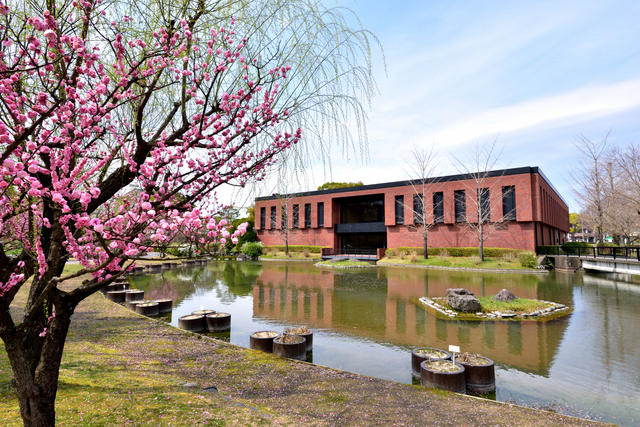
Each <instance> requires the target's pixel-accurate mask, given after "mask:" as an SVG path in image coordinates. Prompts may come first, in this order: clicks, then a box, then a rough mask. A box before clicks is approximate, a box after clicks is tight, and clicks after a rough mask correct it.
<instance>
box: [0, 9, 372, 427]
mask: <svg viewBox="0 0 640 427" xmlns="http://www.w3.org/2000/svg"><path fill="white" fill-rule="evenodd" d="M276 3H278V4H281V2H276ZM293 3H296V4H298V3H301V2H288V3H287V4H289V7H290V8H293V7H294V6H293ZM256 4H258V3H257V2H206V1H203V0H198V1H184V2H179V3H175V2H146V3H145V4H144V5H142V4H138V3H131V4H129V5H126V4H124V3H111V4H110V5H109V6H107V7H106V8H101V7H97V4H96V3H95V2H93V1H91V0H83V1H80V2H77V1H60V2H55V1H54V0H46V1H44V2H38V1H34V2H15V3H11V4H10V5H8V6H6V5H4V4H0V36H1V37H0V40H2V41H1V44H0V92H1V93H2V98H1V99H2V102H0V109H1V110H2V114H0V150H1V154H0V157H1V158H0V164H1V165H2V166H1V167H2V174H1V175H0V240H1V243H2V244H1V245H0V337H1V338H2V340H3V342H4V345H5V349H6V351H7V354H8V356H9V360H10V363H11V366H12V370H13V375H14V388H15V391H16V394H17V396H18V401H19V406H20V412H21V415H22V419H23V422H24V424H25V425H38V426H40V425H54V423H55V410H54V402H55V395H56V391H57V379H58V372H59V367H60V360H61V357H62V352H63V348H64V342H65V339H66V336H67V332H68V328H69V324H70V319H71V315H72V314H73V311H74V309H75V307H76V306H77V304H78V303H80V302H81V301H82V300H83V299H85V298H87V297H88V296H89V295H91V294H93V293H94V292H96V291H97V290H98V289H99V288H101V287H102V286H104V285H106V284H108V283H110V282H112V281H113V280H114V279H115V278H117V277H119V276H121V275H122V274H123V273H124V272H125V271H126V270H127V268H129V267H130V265H131V264H130V260H134V259H136V258H137V257H138V256H140V255H141V254H143V253H144V252H147V251H150V250H153V249H154V248H157V247H159V246H161V245H162V242H165V241H166V240H167V239H169V238H170V237H169V236H170V234H171V232H174V231H175V230H177V229H180V230H181V232H183V233H184V230H191V231H192V232H193V236H196V235H197V239H198V243H199V244H203V245H204V244H206V243H207V242H218V243H220V244H222V245H224V244H225V243H226V241H227V240H228V239H231V240H236V239H237V237H238V236H239V235H240V234H242V233H243V232H244V231H245V226H239V227H238V230H237V231H236V232H235V233H234V234H233V235H232V234H231V233H230V232H229V231H228V230H227V224H226V223H225V221H216V220H215V218H214V217H213V216H212V214H210V213H209V212H215V210H216V203H215V198H214V190H215V189H216V188H217V187H219V186H221V185H223V184H230V185H237V186H245V185H247V183H248V182H249V181H250V180H252V179H261V178H264V177H265V175H266V174H267V171H268V169H269V167H270V166H271V165H272V164H273V163H274V162H275V161H276V158H277V157H278V156H279V155H280V154H281V153H282V152H283V151H285V150H288V149H290V148H291V147H293V146H294V145H295V144H296V143H297V142H298V141H299V140H300V138H301V135H302V133H301V130H300V129H299V128H297V127H296V123H305V122H307V121H310V120H311V119H312V118H314V117H316V115H321V116H323V117H324V119H325V122H326V121H327V120H328V121H331V120H333V119H336V118H340V119H342V118H344V116H343V115H341V114H342V113H344V114H347V115H349V114H353V115H355V116H356V117H359V118H363V117H364V116H363V111H364V110H363V109H362V105H361V104H360V101H359V99H360V98H358V97H357V96H358V95H362V96H363V97H364V99H365V100H367V99H369V98H368V96H369V95H370V94H371V92H370V91H369V89H371V80H370V79H369V78H370V75H367V69H368V68H367V66H366V65H365V66H364V67H360V66H359V65H358V63H357V61H358V59H359V58H360V57H358V56H357V55H356V54H357V53H358V52H352V53H353V54H352V55H347V56H342V54H341V53H342V52H343V50H347V51H349V50H350V49H355V50H357V49H358V48H362V50H361V51H359V52H360V53H363V54H365V57H366V53H365V52H366V51H367V48H368V41H367V40H366V37H367V33H366V32H364V31H354V32H352V33H349V32H348V31H346V30H345V29H344V27H340V31H339V34H342V35H345V34H347V36H346V40H345V37H337V38H335V39H333V40H330V38H331V37H329V36H330V34H333V35H336V33H331V31H334V30H336V31H337V29H338V27H335V26H332V25H331V21H330V19H331V18H333V19H334V20H339V19H340V18H341V16H340V15H339V13H338V12H337V11H331V12H327V13H324V12H323V13H321V15H322V17H323V19H325V20H326V19H328V20H329V21H322V23H324V25H323V27H325V29H324V30H322V29H320V28H315V30H316V31H315V32H311V33H309V34H306V33H303V32H298V31H302V30H303V29H305V28H310V27H304V26H303V25H302V24H307V25H309V26H314V25H317V24H320V22H319V21H317V20H315V21H314V20H313V19H312V17H311V16H309V17H308V19H307V20H302V18H303V17H302V15H301V14H302V13H304V12H300V13H299V14H298V15H296V16H291V19H281V20H278V23H277V25H280V26H284V27H286V28H287V29H288V31H285V32H281V33H278V28H276V27H277V25H276V26H275V27H274V26H266V24H268V23H270V22H271V21H270V20H268V19H267V16H271V17H272V16H273V15H269V14H266V15H265V16H262V15H260V16H258V15H256V19H255V21H254V26H253V27H252V26H251V25H249V23H250V22H249V21H246V22H245V21H237V22H236V25H235V26H234V25H233V23H234V21H233V20H230V22H228V23H222V21H224V18H226V12H228V11H232V9H233V11H238V10H242V9H240V6H242V5H247V6H248V7H252V6H254V5H256ZM304 4H307V5H310V6H315V7H316V8H317V10H319V11H320V9H319V7H320V6H319V5H318V4H314V3H304ZM263 6H264V7H265V9H262V10H264V11H268V10H267V9H266V8H267V7H270V6H269V5H267V2H263ZM129 7H131V12H129V11H128V9H127V8H129ZM120 8H122V9H120ZM142 8H144V10H142ZM234 8H235V9H234ZM121 10H127V14H126V15H125V14H122V13H121ZM269 10H270V9H269ZM279 10H280V13H281V14H282V15H279V16H280V17H281V18H283V17H285V16H286V13H285V12H286V10H285V9H279ZM218 12H219V13H220V14H219V15H217V13H218ZM254 12H255V11H246V16H247V17H249V16H251V15H252V14H253V13H254ZM220 16H221V17H222V18H219V19H218V18H217V17H220ZM221 20H222V21H221ZM260 20H262V21H260ZM212 22H215V23H216V24H220V25H215V27H212V26H211V25H209V24H211V23H212ZM342 22H343V23H344V20H343V21H342ZM205 23H206V24H207V25H204V24H205ZM263 24H265V27H264V28H263V27H261V26H262V25H263ZM274 25H275V24H274ZM327 28H329V29H327ZM322 31H325V32H324V33H323V32H322ZM238 33H241V34H242V35H240V34H238ZM267 34H269V35H271V37H264V36H265V35H267ZM276 34H279V35H280V36H279V37H276V36H275V35H276ZM320 36H323V37H320ZM320 40H323V43H324V44H322V43H321V42H320ZM319 43H320V44H319ZM286 52H288V53H289V56H287V55H286V54H285V53H286ZM295 52H300V54H299V55H298V56H296V55H295ZM289 59H296V60H297V61H298V63H299V64H302V63H304V65H305V67H304V68H303V69H304V71H302V73H303V74H302V75H301V74H296V73H299V72H300V71H299V70H294V71H292V69H291V68H290V66H289V65H288V63H287V62H286V61H288V60H289ZM305 61H306V62H305ZM332 61H333V62H332ZM314 62H315V65H314V64H313V63H314ZM338 63H341V64H343V65H341V66H340V67H339V68H337V69H334V70H331V73H328V74H323V73H325V71H328V67H330V66H331V65H335V64H338ZM345 67H346V68H345ZM304 73H306V74H304ZM314 73H315V74H314ZM287 78H290V79H289V80H288V79H287ZM350 79H352V80H350ZM368 79H369V80H368ZM349 81H351V82H354V81H355V82H356V83H357V84H355V85H354V87H353V88H351V86H349V88H345V87H342V86H341V85H342V84H344V83H347V82H349ZM305 82H306V83H305ZM312 82H313V83H312ZM323 85H326V86H323ZM323 90H324V91H323ZM354 90H358V91H360V92H359V93H358V94H356V93H354V92H353V91H354ZM331 93H335V94H336V96H335V97H334V98H335V99H329V98H330V94H331ZM314 105H317V106H318V107H317V109H314ZM301 116H304V117H301ZM341 123H342V122H341ZM320 126H321V125H318V127H316V128H315V129H319V127H320ZM337 127H338V128H339V129H340V125H337ZM343 131H344V132H347V130H346V129H342V130H341V131H339V132H343ZM312 133H313V128H312ZM341 135H345V134H344V133H343V134H341ZM345 138H346V137H345ZM132 188H137V189H139V192H138V193H136V196H135V197H131V196H128V194H129V193H130V190H131V189H132ZM203 230H204V232H203ZM18 242H19V243H20V246H19V247H20V250H19V253H18V254H17V255H9V254H7V253H6V252H5V249H4V248H5V247H18V245H17V243H18ZM70 257H75V258H76V259H77V260H78V261H79V262H80V264H81V266H82V269H81V270H80V271H78V272H77V273H75V274H68V275H63V270H64V267H65V264H66V262H67V261H68V260H69V258H70ZM85 274H88V275H89V276H88V277H89V278H88V279H86V280H84V281H83V282H82V284H81V285H79V286H77V287H75V288H65V290H63V289H61V288H60V285H61V284H63V283H68V281H69V280H70V279H74V278H76V277H79V276H83V275H85ZM27 283H30V286H29V287H28V289H25V292H28V299H27V304H26V306H25V307H24V311H23V313H22V316H20V317H19V318H14V317H12V316H11V313H10V311H9V305H10V304H11V302H12V301H13V300H14V298H15V296H16V294H17V292H19V291H20V290H21V289H23V288H24V287H25V285H26V284H27Z"/></svg>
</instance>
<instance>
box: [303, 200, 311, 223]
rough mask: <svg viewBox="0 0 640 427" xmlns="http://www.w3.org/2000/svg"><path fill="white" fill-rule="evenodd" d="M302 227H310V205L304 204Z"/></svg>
mask: <svg viewBox="0 0 640 427" xmlns="http://www.w3.org/2000/svg"><path fill="white" fill-rule="evenodd" d="M304 226H305V227H306V228H310V227H311V203H305V204H304Z"/></svg>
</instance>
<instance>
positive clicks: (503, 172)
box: [256, 166, 569, 209]
mask: <svg viewBox="0 0 640 427" xmlns="http://www.w3.org/2000/svg"><path fill="white" fill-rule="evenodd" d="M536 173H537V174H538V175H540V176H541V177H542V179H544V181H545V182H546V183H547V184H548V185H549V187H551V188H552V189H553V191H555V193H556V194H557V195H558V197H560V199H562V201H563V202H564V203H565V205H567V209H568V207H569V205H568V203H567V201H566V200H565V199H564V198H563V197H562V195H560V193H559V192H558V190H556V188H555V187H554V186H553V184H551V181H549V179H547V177H546V176H545V175H544V174H543V173H542V170H540V168H539V167H537V166H524V167H520V168H511V169H500V170H495V171H489V172H488V173H487V176H486V177H487V178H491V177H498V176H509V175H521V174H536ZM471 178H473V174H468V173H465V174H457V175H447V176H440V177H433V178H428V179H427V183H438V182H451V181H462V180H465V179H471ZM421 183H422V181H421V180H406V181H395V182H384V183H381V184H370V185H361V186H357V187H346V188H334V189H331V190H320V191H305V192H301V193H292V194H288V195H287V196H290V197H303V196H305V197H308V196H319V195H323V194H338V193H350V192H353V191H367V190H382V189H384V188H392V187H404V186H408V185H412V184H413V185H416V184H421ZM279 196H280V195H279V194H272V195H271V196H263V197H256V202H261V201H265V200H276V199H277V198H278V197H279Z"/></svg>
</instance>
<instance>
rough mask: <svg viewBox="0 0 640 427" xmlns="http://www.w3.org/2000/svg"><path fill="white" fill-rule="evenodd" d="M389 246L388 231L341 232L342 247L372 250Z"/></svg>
mask: <svg viewBox="0 0 640 427" xmlns="http://www.w3.org/2000/svg"><path fill="white" fill-rule="evenodd" d="M386 247H387V233H366V234H341V235H340V249H342V250H371V251H375V250H376V249H378V248H386Z"/></svg>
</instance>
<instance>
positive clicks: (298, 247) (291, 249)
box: [265, 245, 327, 254]
mask: <svg viewBox="0 0 640 427" xmlns="http://www.w3.org/2000/svg"><path fill="white" fill-rule="evenodd" d="M326 247H327V246H311V245H289V252H304V251H305V250H308V251H309V252H310V253H312V254H319V253H320V250H321V249H322V248H326ZM265 249H277V250H278V251H282V252H284V250H285V245H274V246H265Z"/></svg>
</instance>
